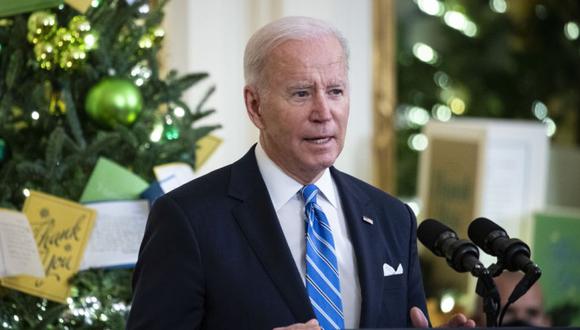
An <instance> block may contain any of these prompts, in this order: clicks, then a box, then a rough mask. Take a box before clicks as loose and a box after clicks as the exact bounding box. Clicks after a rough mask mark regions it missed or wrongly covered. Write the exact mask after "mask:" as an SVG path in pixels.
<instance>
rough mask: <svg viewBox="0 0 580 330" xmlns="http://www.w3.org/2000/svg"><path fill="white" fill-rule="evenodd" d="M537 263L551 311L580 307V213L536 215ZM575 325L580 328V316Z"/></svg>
mask: <svg viewBox="0 0 580 330" xmlns="http://www.w3.org/2000/svg"><path fill="white" fill-rule="evenodd" d="M533 260H534V261H535V262H536V263H537V264H538V265H540V267H541V269H542V277H541V278H540V284H541V285H542V290H543V292H544V297H545V300H546V308H547V309H548V310H550V309H552V308H554V307H558V306H562V305H563V304H565V303H572V304H574V305H577V306H580V212H578V213H577V214H574V213H571V212H567V213H563V212H562V213H557V212H553V213H552V212H550V213H547V212H546V213H538V214H536V215H535V229H534V245H533ZM573 325H575V326H578V325H580V315H576V317H575V318H574V324H573Z"/></svg>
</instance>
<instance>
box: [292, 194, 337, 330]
mask: <svg viewBox="0 0 580 330" xmlns="http://www.w3.org/2000/svg"><path fill="white" fill-rule="evenodd" d="M317 194H318V187H316V186H315V185H313V184H309V185H307V186H304V188H302V197H303V198H304V202H305V206H306V207H305V211H306V290H307V291H308V295H309V296H310V303H311V304H312V308H313V309H314V313H315V314H316V318H317V319H318V323H319V324H320V326H321V327H322V329H324V330H330V329H344V315H343V312H342V301H341V295H340V281H339V278H338V262H337V261H336V252H335V250H334V239H333V238H332V231H331V230H330V225H329V223H328V219H327V218H326V215H325V214H324V212H323V211H322V209H321V208H320V206H319V205H318V204H316V195H317Z"/></svg>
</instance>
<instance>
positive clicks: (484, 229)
mask: <svg viewBox="0 0 580 330" xmlns="http://www.w3.org/2000/svg"><path fill="white" fill-rule="evenodd" d="M496 230H501V231H503V232H505V230H503V228H501V227H500V226H498V225H497V224H496V223H495V222H493V221H491V220H489V219H487V218H477V219H475V220H473V222H471V224H470V225H469V228H468V229H467V236H469V239H471V240H472V241H473V243H475V244H477V245H478V246H479V247H481V248H482V249H484V250H487V248H486V247H485V240H486V239H487V237H488V235H489V234H490V233H491V232H493V231H496Z"/></svg>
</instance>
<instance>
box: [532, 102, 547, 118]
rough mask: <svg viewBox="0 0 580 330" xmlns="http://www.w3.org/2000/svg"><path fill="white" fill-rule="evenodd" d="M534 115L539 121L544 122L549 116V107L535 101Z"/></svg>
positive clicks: (533, 104) (533, 106)
mask: <svg viewBox="0 0 580 330" xmlns="http://www.w3.org/2000/svg"><path fill="white" fill-rule="evenodd" d="M532 113H533V114H534V116H536V118H538V119H539V120H544V119H545V118H546V117H547V116H548V107H547V106H546V105H545V104H544V103H542V102H540V101H534V102H533V103H532Z"/></svg>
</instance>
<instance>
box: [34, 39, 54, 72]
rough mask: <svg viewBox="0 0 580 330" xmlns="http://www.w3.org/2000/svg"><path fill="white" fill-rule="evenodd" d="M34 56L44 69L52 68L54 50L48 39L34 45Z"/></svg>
mask: <svg viewBox="0 0 580 330" xmlns="http://www.w3.org/2000/svg"><path fill="white" fill-rule="evenodd" d="M34 56H35V57H36V60H37V61H38V63H39V64H40V67H41V68H42V69H44V70H47V71H50V70H52V69H53V67H54V64H55V62H56V50H55V49H54V45H53V44H52V43H51V42H49V41H40V42H38V43H37V44H36V45H35V46H34Z"/></svg>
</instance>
